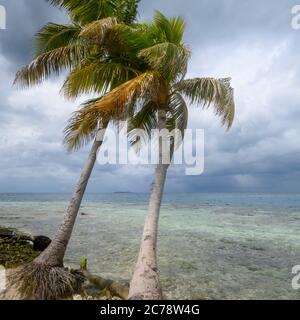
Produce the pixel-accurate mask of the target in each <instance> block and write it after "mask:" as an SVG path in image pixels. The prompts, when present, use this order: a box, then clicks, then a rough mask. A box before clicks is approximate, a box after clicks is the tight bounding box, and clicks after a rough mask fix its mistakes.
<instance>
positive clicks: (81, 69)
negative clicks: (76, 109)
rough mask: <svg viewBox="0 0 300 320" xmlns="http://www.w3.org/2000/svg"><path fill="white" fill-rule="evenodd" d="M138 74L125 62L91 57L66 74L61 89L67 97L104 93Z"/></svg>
mask: <svg viewBox="0 0 300 320" xmlns="http://www.w3.org/2000/svg"><path fill="white" fill-rule="evenodd" d="M138 74H139V71H138V70H135V69H133V68H130V67H128V66H126V65H125V64H122V63H119V62H114V61H108V62H105V61H104V62H101V61H99V60H97V59H96V58H95V59H92V60H88V61H86V62H83V63H81V64H80V65H79V66H78V67H77V68H75V69H74V70H72V72H71V73H70V74H69V75H68V77H67V79H66V81H65V83H64V85H63V88H62V91H63V92H64V94H65V96H66V97H68V98H76V97H77V96H79V95H80V94H90V93H98V94H101V95H103V94H105V93H106V92H107V91H108V90H109V89H111V88H115V87H117V86H118V85H120V84H122V83H124V82H126V81H128V80H130V79H132V78H133V77H135V76H137V75H138Z"/></svg>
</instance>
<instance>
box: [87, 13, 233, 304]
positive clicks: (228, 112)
mask: <svg viewBox="0 0 300 320" xmlns="http://www.w3.org/2000/svg"><path fill="white" fill-rule="evenodd" d="M143 28H144V30H145V33H146V34H148V35H149V36H150V37H152V39H153V44H152V45H151V46H149V47H145V48H144V49H141V50H140V51H139V52H138V54H137V58H139V59H143V60H144V61H145V63H147V66H148V68H147V69H145V72H143V73H141V74H139V75H138V76H137V77H135V78H134V79H132V80H129V81H127V82H126V83H124V84H122V85H120V86H118V87H116V88H115V89H114V90H112V91H111V92H109V93H108V94H106V95H105V96H104V97H103V98H102V99H101V100H99V101H97V102H96V103H95V104H94V105H93V106H92V108H91V109H90V111H89V112H92V111H93V112H95V111H97V110H98V111H100V110H101V111H102V112H112V111H113V110H128V108H133V109H134V115H133V117H132V119H131V121H130V124H129V136H130V137H131V139H132V142H133V143H136V142H139V140H141V139H140V137H137V136H136V135H135V132H136V129H144V132H145V135H146V136H147V135H149V134H150V133H151V131H152V129H154V128H158V129H160V130H163V129H166V130H168V132H169V133H170V132H171V131H172V130H173V129H174V128H178V129H179V130H181V131H182V132H184V129H185V128H186V126H187V118H188V107H187V101H189V102H190V103H191V104H196V105H200V106H202V107H204V108H213V110H214V111H215V113H216V115H217V116H219V117H221V122H222V124H223V125H225V126H227V129H230V127H231V126H232V124H233V120H234V112H235V106H234V97H233V89H232V88H231V86H230V79H229V78H226V79H214V78H195V79H185V76H186V71H187V65H188V60H189V57H190V51H189V49H188V48H187V46H186V45H185V44H184V43H183V42H182V39H183V35H184V31H185V22H184V20H183V19H182V18H180V17H174V18H171V19H168V18H166V17H165V16H164V15H162V14H161V13H160V12H156V14H155V16H154V22H153V23H152V24H150V25H146V24H145V25H144V26H143ZM162 140H163V139H162ZM163 144H164V141H160V143H159V161H158V165H157V167H156V170H155V178H154V182H153V186H152V190H151V195H150V200H149V208H148V214H147V218H146V222H145V227H144V232H143V237H142V241H141V246H140V253H139V256H138V260H137V263H136V267H135V271H134V274H133V277H132V280H131V284H130V293H129V299H161V297H162V290H161V284H160V280H159V272H158V266H157V256H156V247H157V230H158V221H159V213H160V206H161V201H162V196H163V190H164V184H165V180H166V176H167V170H168V168H169V166H170V161H169V162H166V161H165V158H164V152H163ZM174 147H175V145H174V144H172V145H171V149H170V158H172V154H173V150H174Z"/></svg>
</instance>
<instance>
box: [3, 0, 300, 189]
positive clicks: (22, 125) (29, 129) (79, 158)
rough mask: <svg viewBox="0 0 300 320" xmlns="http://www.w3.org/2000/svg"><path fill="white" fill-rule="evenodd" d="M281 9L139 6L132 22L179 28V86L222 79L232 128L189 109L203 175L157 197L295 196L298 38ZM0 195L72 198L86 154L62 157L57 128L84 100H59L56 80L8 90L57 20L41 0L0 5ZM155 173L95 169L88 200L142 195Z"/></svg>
mask: <svg viewBox="0 0 300 320" xmlns="http://www.w3.org/2000/svg"><path fill="white" fill-rule="evenodd" d="M296 4H297V1H290V0H276V1H274V0H272V1H271V0H264V1H261V0H251V1H250V0H248V1H247V0H243V1H241V0H185V1H182V0H164V1H158V0H152V1H149V0H148V1H147V0H142V1H141V4H140V8H139V12H140V14H139V19H140V20H150V19H151V17H152V15H153V12H154V10H155V9H158V10H160V11H162V12H163V13H164V14H165V15H167V16H173V15H181V16H183V17H184V18H185V20H186V22H187V30H186V35H185V42H186V43H187V44H188V45H189V47H190V48H191V50H192V58H191V61H190V64H189V69H188V74H187V78H191V77H205V76H213V77H217V78H223V77H231V78H232V85H233V87H234V89H235V101H236V119H235V122H234V126H233V128H232V129H231V130H230V131H229V132H226V131H225V129H224V128H222V127H221V125H220V120H219V119H218V118H217V117H216V116H215V115H214V114H213V112H212V111H210V110H202V108H196V107H195V106H191V108H190V119H189V128H191V129H194V130H195V129H204V132H205V170H204V173H203V174H202V175H200V176H186V175H185V170H184V167H182V166H172V167H171V169H170V170H169V174H168V180H167V184H166V192H299V191H300V139H299V137H300V125H299V122H300V63H299V52H300V30H298V31H297V30H294V29H293V28H292V27H291V20H292V17H293V16H292V13H291V10H292V7H293V6H294V5H296ZM0 5H3V6H4V7H5V8H6V15H7V17H6V19H7V29H5V30H0V79H1V85H0V192H51V193H53V192H54V193H61V192H64V193H69V192H72V189H73V188H74V185H75V183H76V180H77V179H78V177H79V174H80V171H81V169H82V167H83V165H84V161H85V159H86V157H87V155H88V150H89V148H85V149H83V150H81V151H79V152H76V153H73V154H68V153H67V152H66V150H65V147H64V146H63V144H62V137H63V133H62V132H63V129H64V126H65V125H66V123H67V120H68V118H69V117H70V115H71V113H72V112H73V111H74V110H76V108H78V106H79V105H80V103H82V102H83V101H84V100H85V99H87V97H80V98H79V99H77V100H76V101H67V100H65V98H64V97H63V96H62V95H61V94H60V87H61V85H62V82H63V77H61V78H55V77H54V78H51V79H50V80H49V81H47V82H45V83H43V84H42V85H39V86H37V87H33V88H31V89H26V90H21V89H20V88H18V87H14V86H13V85H12V83H13V80H14V76H15V73H16V72H17V71H18V69H19V68H20V67H21V66H23V65H25V64H27V63H28V62H30V60H31V58H32V55H33V52H34V34H35V33H36V32H37V31H38V30H39V29H40V28H41V27H42V26H43V25H44V24H46V23H47V22H50V21H51V22H56V23H64V22H66V21H67V17H66V15H65V13H64V12H63V11H60V10H58V9H57V8H53V7H51V6H50V5H49V3H47V2H46V1H44V0H0ZM153 173H154V167H153V166H151V165H148V166H134V165H127V166H126V165H100V164H98V163H97V164H96V166H95V169H94V171H93V174H92V177H91V180H90V183H89V186H88V192H99V193H100V192H115V191H132V192H148V191H149V189H150V185H151V182H152V179H153Z"/></svg>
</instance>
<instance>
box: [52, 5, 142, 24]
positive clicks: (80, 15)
mask: <svg viewBox="0 0 300 320" xmlns="http://www.w3.org/2000/svg"><path fill="white" fill-rule="evenodd" d="M47 1H49V2H50V3H51V4H53V5H55V6H58V7H60V8H64V9H66V10H67V11H68V13H69V15H70V16H71V18H72V20H73V21H75V22H78V23H80V24H83V25H86V24H88V23H90V22H92V21H95V20H98V19H102V18H105V17H110V16H115V17H117V18H118V20H119V21H122V22H124V23H128V24H130V23H133V22H134V20H135V19H136V16H137V8H138V3H139V2H140V0H47Z"/></svg>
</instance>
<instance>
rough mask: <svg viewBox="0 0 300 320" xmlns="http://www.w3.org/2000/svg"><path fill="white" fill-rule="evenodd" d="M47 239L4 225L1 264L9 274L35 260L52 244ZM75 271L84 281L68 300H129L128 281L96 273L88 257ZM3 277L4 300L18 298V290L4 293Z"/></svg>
mask: <svg viewBox="0 0 300 320" xmlns="http://www.w3.org/2000/svg"><path fill="white" fill-rule="evenodd" d="M46 239H49V238H47V237H44V236H38V237H35V236H32V235H27V234H24V233H21V232H20V231H19V230H17V229H14V228H6V227H0V267H1V266H2V267H3V268H4V269H5V270H6V273H9V271H10V270H12V269H14V268H17V267H19V266H21V265H24V264H27V263H30V262H32V261H33V260H34V259H35V258H36V257H37V256H38V255H39V253H40V252H41V250H37V249H41V248H44V249H45V247H46V246H47V245H48V244H49V243H50V242H49V241H51V240H50V239H49V241H47V240H46ZM41 243H42V244H41ZM40 245H41V246H40ZM0 271H1V270H0ZM2 271H3V269H2ZM74 271H75V272H81V273H82V275H83V277H84V283H83V285H82V288H81V290H80V291H79V292H76V294H74V295H73V296H72V297H69V298H67V299H68V300H125V299H126V298H127V296H128V292H129V284H128V283H124V282H117V281H112V280H108V279H104V278H102V277H99V276H96V275H92V274H91V273H90V272H89V271H88V269H87V260H86V259H82V261H81V262H80V267H79V268H78V270H70V272H74ZM2 274H3V272H2ZM2 278H3V277H2ZM2 278H1V279H0V300H6V299H12V297H13V296H16V297H17V295H16V294H15V293H11V292H9V294H7V292H8V291H9V290H6V291H5V292H2V294H1V288H3V287H4V280H3V279H2ZM16 299H17V298H16Z"/></svg>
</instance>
